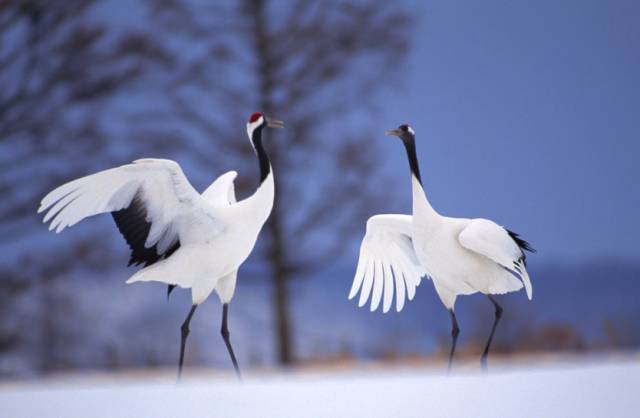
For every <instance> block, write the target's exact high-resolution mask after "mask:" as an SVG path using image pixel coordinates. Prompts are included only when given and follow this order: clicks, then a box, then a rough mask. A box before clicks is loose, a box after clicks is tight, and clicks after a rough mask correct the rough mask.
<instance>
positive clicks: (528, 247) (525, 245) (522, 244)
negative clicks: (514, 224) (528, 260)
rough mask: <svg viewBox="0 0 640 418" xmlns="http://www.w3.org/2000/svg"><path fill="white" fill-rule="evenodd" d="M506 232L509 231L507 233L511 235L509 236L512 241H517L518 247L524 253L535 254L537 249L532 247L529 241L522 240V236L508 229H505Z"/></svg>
mask: <svg viewBox="0 0 640 418" xmlns="http://www.w3.org/2000/svg"><path fill="white" fill-rule="evenodd" d="M505 230H506V231H507V233H508V234H509V236H510V237H511V239H513V240H514V241H515V243H516V244H518V247H520V249H521V250H522V251H523V252H524V251H529V252H530V253H535V252H536V249H535V248H533V247H532V246H531V244H529V243H528V242H527V241H525V240H523V239H522V238H520V234H517V233H515V232H513V231H511V230H509V229H507V228H505Z"/></svg>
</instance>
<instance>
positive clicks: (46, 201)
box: [38, 159, 204, 247]
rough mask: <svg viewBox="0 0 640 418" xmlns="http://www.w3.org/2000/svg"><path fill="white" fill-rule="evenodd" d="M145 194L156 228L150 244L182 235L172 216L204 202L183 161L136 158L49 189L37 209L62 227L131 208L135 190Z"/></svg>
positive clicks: (149, 216) (149, 217) (164, 243)
mask: <svg viewBox="0 0 640 418" xmlns="http://www.w3.org/2000/svg"><path fill="white" fill-rule="evenodd" d="M136 195H137V196H139V198H140V199H142V200H143V202H144V206H145V209H146V211H147V220H148V221H149V222H150V223H151V225H152V226H151V230H150V231H149V235H148V237H147V241H146V243H145V246H147V247H151V246H153V245H155V244H156V243H160V246H161V247H166V246H168V245H169V244H170V243H171V242H173V241H174V240H175V239H176V238H177V234H178V231H177V230H176V228H175V225H173V224H172V222H173V221H174V220H175V218H176V216H177V215H178V214H179V211H180V209H181V207H180V206H181V205H183V204H187V205H192V206H197V205H202V203H203V202H204V200H203V199H202V197H201V196H200V194H199V193H198V192H197V191H196V190H195V189H194V188H193V186H191V184H190V183H189V181H188V180H187V178H186V177H185V175H184V173H183V172H182V169H181V168H180V166H179V165H178V164H177V163H176V162H175V161H171V160H159V159H143V160H136V161H134V162H133V164H127V165H123V166H120V167H116V168H112V169H109V170H105V171H101V172H99V173H96V174H92V175H89V176H86V177H82V178H79V179H77V180H74V181H71V182H69V183H66V184H64V185H62V186H60V187H58V188H57V189H55V190H53V191H52V192H50V193H49V194H47V195H46V196H45V197H44V198H43V199H42V201H41V203H40V208H39V209H38V213H41V212H43V211H47V210H48V212H47V214H46V215H45V217H44V222H48V221H49V220H51V224H50V226H49V230H52V229H55V230H56V232H57V233H59V232H61V231H62V230H64V229H65V228H67V227H69V226H72V225H75V224H76V223H78V222H79V221H81V220H82V219H84V218H87V217H90V216H93V215H97V214H100V213H107V212H113V211H118V210H120V209H124V208H127V207H128V206H129V205H130V204H131V201H132V199H133V198H134V196H136Z"/></svg>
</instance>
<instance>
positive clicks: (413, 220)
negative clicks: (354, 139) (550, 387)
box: [349, 124, 535, 370]
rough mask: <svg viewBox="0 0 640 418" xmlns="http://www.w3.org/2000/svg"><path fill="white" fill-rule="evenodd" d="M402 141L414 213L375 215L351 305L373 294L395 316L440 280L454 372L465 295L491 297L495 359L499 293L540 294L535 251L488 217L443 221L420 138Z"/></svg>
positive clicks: (402, 132) (408, 133)
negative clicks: (426, 181) (532, 275)
mask: <svg viewBox="0 0 640 418" xmlns="http://www.w3.org/2000/svg"><path fill="white" fill-rule="evenodd" d="M386 134H387V135H389V136H396V137H398V138H400V140H401V141H402V143H403V145H404V147H405V151H406V153H407V159H408V161H409V169H410V172H411V190H412V195H413V214H412V215H395V214H394V215H375V216H372V217H371V218H369V220H368V221H367V230H366V234H365V236H364V239H363V240H362V244H361V246H360V257H359V260H358V266H357V270H356V274H355V277H354V280H353V285H352V287H351V292H350V294H349V299H352V298H354V297H355V296H356V295H357V294H358V292H360V299H359V306H364V305H365V304H366V303H367V301H368V299H369V297H370V296H371V310H372V311H374V310H376V309H377V308H378V306H379V305H380V302H381V300H382V299H383V296H384V299H383V300H382V302H383V311H384V312H387V311H388V310H389V308H390V307H391V305H392V303H393V295H394V289H395V295H396V309H397V311H398V312H399V311H401V310H402V308H403V306H404V302H405V292H406V295H407V297H408V299H409V300H411V299H413V297H414V295H415V292H416V287H417V286H418V285H419V284H420V281H421V278H422V277H423V276H428V277H429V278H431V280H432V281H433V284H434V286H435V289H436V292H437V294H438V296H439V297H440V300H441V301H442V303H443V304H444V306H445V308H446V309H447V310H448V311H449V314H450V317H451V337H452V342H451V350H450V352H449V363H448V369H449V370H451V364H452V361H453V355H454V352H455V348H456V342H457V339H458V334H459V331H460V330H459V327H458V321H457V319H456V314H455V302H456V298H457V297H458V296H459V295H470V294H473V293H477V292H480V293H483V294H485V295H487V296H488V298H489V300H490V301H491V303H492V304H493V306H494V308H495V317H494V321H493V326H492V328H491V333H490V334H489V338H488V340H487V343H486V346H485V349H484V352H483V354H482V357H481V365H482V367H483V368H484V369H486V366H487V356H488V355H489V349H490V347H491V341H492V340H493V336H494V333H495V331H496V327H497V325H498V322H499V321H500V318H501V316H502V307H501V306H500V305H499V304H498V302H497V301H496V300H495V298H494V297H493V296H492V295H497V294H504V293H509V292H515V291H517V290H520V289H521V288H522V287H523V286H524V288H525V291H526V294H527V297H528V298H529V299H531V297H532V288H531V281H530V279H529V273H527V269H526V256H525V253H524V251H531V252H533V251H535V250H533V248H532V247H531V246H530V245H529V243H528V242H526V241H524V240H523V239H521V238H520V237H519V236H518V234H516V233H514V232H512V231H510V230H508V229H506V228H504V227H502V226H500V225H498V224H496V223H494V222H492V221H490V220H487V219H479V218H477V219H465V218H451V217H447V216H442V215H440V214H439V213H438V212H436V210H435V209H434V208H433V207H432V206H431V203H430V202H429V200H428V199H427V196H426V194H425V191H424V189H423V186H422V177H421V176H420V168H419V165H418V158H417V156H416V143H415V132H414V131H413V129H412V128H411V127H410V126H409V125H406V124H405V125H400V126H399V127H398V128H397V129H393V130H391V131H387V133H386Z"/></svg>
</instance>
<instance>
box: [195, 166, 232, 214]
mask: <svg viewBox="0 0 640 418" xmlns="http://www.w3.org/2000/svg"><path fill="white" fill-rule="evenodd" d="M237 176H238V173H237V172H235V171H227V172H226V173H224V174H223V175H221V176H220V177H218V178H217V179H216V181H214V182H213V183H212V184H211V186H209V187H207V189H206V190H205V191H204V192H203V193H202V197H203V198H204V199H205V200H206V201H207V202H209V203H211V204H212V205H213V206H229V205H232V204H234V203H236V191H235V187H234V184H233V181H234V180H235V179H236V177H237Z"/></svg>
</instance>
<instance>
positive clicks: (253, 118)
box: [249, 112, 262, 123]
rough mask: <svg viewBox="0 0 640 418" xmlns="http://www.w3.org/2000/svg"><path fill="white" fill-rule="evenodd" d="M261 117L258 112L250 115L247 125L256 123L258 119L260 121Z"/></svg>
mask: <svg viewBox="0 0 640 418" xmlns="http://www.w3.org/2000/svg"><path fill="white" fill-rule="evenodd" d="M261 117H262V113H260V112H255V113H254V114H253V115H251V117H250V118H249V123H253V122H255V121H257V120H258V119H260V118H261Z"/></svg>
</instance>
